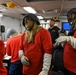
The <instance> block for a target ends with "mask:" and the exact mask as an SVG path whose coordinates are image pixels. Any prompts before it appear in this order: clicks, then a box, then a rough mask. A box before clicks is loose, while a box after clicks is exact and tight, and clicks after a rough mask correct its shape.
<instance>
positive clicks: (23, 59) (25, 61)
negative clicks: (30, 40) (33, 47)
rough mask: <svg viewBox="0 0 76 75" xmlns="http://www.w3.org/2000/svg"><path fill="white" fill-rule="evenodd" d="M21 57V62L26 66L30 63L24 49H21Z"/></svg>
mask: <svg viewBox="0 0 76 75" xmlns="http://www.w3.org/2000/svg"><path fill="white" fill-rule="evenodd" d="M19 58H20V59H21V63H22V64H23V65H26V66H29V65H30V63H29V59H28V58H27V57H26V56H24V54H23V50H19Z"/></svg>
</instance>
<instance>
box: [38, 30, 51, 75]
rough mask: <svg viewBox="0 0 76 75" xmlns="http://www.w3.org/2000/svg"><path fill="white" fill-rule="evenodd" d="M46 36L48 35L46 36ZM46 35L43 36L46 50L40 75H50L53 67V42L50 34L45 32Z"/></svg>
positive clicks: (43, 45)
mask: <svg viewBox="0 0 76 75" xmlns="http://www.w3.org/2000/svg"><path fill="white" fill-rule="evenodd" d="M44 34H46V36H45V35H44ZM44 34H42V36H41V43H42V47H43V50H44V58H43V67H42V71H41V72H40V73H39V75H48V72H49V70H50V66H51V57H52V51H51V49H52V40H51V37H50V34H49V32H47V31H44Z"/></svg>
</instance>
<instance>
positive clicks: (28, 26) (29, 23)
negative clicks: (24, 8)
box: [25, 18, 33, 28]
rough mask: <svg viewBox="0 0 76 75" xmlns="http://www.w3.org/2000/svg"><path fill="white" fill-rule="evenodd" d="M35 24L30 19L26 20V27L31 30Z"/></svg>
mask: <svg viewBox="0 0 76 75" xmlns="http://www.w3.org/2000/svg"><path fill="white" fill-rule="evenodd" d="M32 24H33V21H32V20H31V19H30V18H26V19H25V27H26V28H30V27H31V26H32Z"/></svg>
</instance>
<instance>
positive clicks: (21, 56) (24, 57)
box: [18, 34, 30, 66]
mask: <svg viewBox="0 0 76 75" xmlns="http://www.w3.org/2000/svg"><path fill="white" fill-rule="evenodd" d="M24 36H25V35H24V34H23V35H22V36H21V39H20V48H19V52H18V56H19V58H20V60H21V63H22V64H23V65H26V66H29V65H30V63H29V59H28V58H27V57H26V56H25V55H24V51H23V50H24V46H23V40H24Z"/></svg>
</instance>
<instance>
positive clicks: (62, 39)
mask: <svg viewBox="0 0 76 75" xmlns="http://www.w3.org/2000/svg"><path fill="white" fill-rule="evenodd" d="M65 41H67V42H68V43H69V44H70V45H71V46H72V47H73V48H75V49H76V38H74V37H73V36H60V37H59V38H57V39H56V43H57V44H59V43H61V42H65Z"/></svg>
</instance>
